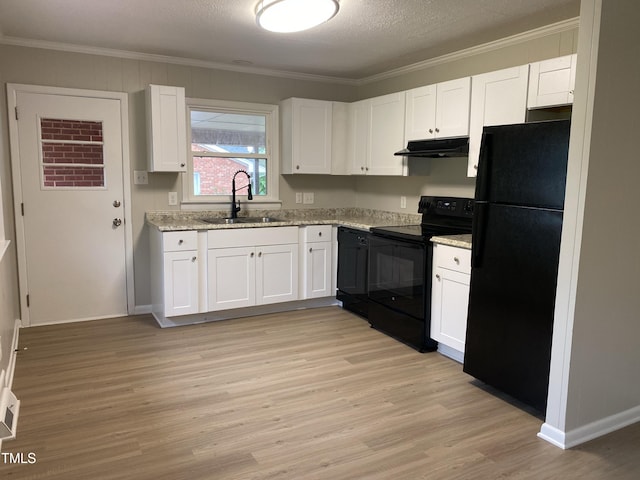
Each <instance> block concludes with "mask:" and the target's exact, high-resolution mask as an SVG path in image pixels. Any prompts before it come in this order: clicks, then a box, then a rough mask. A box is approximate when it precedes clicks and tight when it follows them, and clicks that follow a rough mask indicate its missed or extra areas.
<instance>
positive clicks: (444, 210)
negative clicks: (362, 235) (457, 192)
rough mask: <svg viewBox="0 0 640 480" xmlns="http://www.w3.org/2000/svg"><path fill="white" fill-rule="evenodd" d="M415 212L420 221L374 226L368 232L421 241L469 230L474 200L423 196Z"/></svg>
mask: <svg viewBox="0 0 640 480" xmlns="http://www.w3.org/2000/svg"><path fill="white" fill-rule="evenodd" d="M418 212H419V213H422V222H421V223H420V224H419V225H394V226H389V227H374V228H372V229H371V233H373V234H378V235H387V236H392V237H396V238H403V239H406V240H410V241H422V242H426V241H429V239H430V238H431V237H433V236H436V235H457V234H464V233H471V222H472V219H473V200H472V199H470V198H460V197H430V196H423V197H420V203H419V206H418Z"/></svg>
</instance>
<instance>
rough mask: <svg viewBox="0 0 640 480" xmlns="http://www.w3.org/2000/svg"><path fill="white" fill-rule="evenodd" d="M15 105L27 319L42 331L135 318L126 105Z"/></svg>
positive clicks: (78, 99) (77, 101)
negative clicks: (130, 292) (131, 309)
mask: <svg viewBox="0 0 640 480" xmlns="http://www.w3.org/2000/svg"><path fill="white" fill-rule="evenodd" d="M96 93H97V92H96ZM14 98H15V104H16V106H17V120H16V122H15V124H13V125H12V132H11V133H12V135H11V141H12V158H13V157H16V156H17V157H18V164H19V172H18V173H19V176H16V172H15V171H14V184H16V183H19V184H18V185H16V190H17V192H18V193H17V194H16V202H18V201H20V202H21V203H22V207H23V212H24V213H23V215H22V217H21V218H18V222H17V223H20V220H22V224H21V225H19V226H18V230H19V231H23V239H22V242H21V241H20V238H19V239H18V243H19V245H18V247H19V256H20V257H21V259H20V263H21V267H22V268H21V276H23V277H24V278H22V279H21V290H23V289H26V291H24V292H23V291H21V295H23V296H26V295H28V297H27V298H28V305H27V310H28V312H24V311H23V319H24V318H25V316H26V317H27V319H28V320H27V324H31V325H38V324H47V323H60V322H68V321H77V320H88V319H95V318H105V317H115V316H121V315H126V314H127V299H128V297H127V255H126V246H125V239H126V236H125V228H124V222H125V215H124V212H125V209H124V203H125V198H124V189H123V148H122V144H123V138H122V135H123V130H122V124H121V102H120V101H118V100H116V99H110V98H93V97H87V96H73V95H69V94H66V95H63V94H52V93H37V92H31V91H16V92H15V94H14ZM10 106H11V105H10ZM11 113H13V112H11ZM12 123H13V119H12ZM13 165H14V170H15V169H16V158H13ZM20 194H21V198H19V197H18V195H20ZM21 243H22V247H23V249H24V251H23V252H22V254H20V244H21ZM24 306H25V303H23V309H24ZM25 313H26V315H25Z"/></svg>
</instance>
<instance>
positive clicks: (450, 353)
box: [438, 343, 464, 363]
mask: <svg viewBox="0 0 640 480" xmlns="http://www.w3.org/2000/svg"><path fill="white" fill-rule="evenodd" d="M438 353H439V354H440V355H444V356H445V357H449V358H450V359H451V360H455V361H456V362H458V363H464V352H461V351H460V350H456V349H455V348H452V347H449V346H448V345H444V344H442V343H438Z"/></svg>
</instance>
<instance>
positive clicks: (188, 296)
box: [164, 250, 198, 317]
mask: <svg viewBox="0 0 640 480" xmlns="http://www.w3.org/2000/svg"><path fill="white" fill-rule="evenodd" d="M192 313H198V252H197V250H193V251H176V252H166V253H165V254H164V315H165V316H166V317H173V316H176V315H190V314H192Z"/></svg>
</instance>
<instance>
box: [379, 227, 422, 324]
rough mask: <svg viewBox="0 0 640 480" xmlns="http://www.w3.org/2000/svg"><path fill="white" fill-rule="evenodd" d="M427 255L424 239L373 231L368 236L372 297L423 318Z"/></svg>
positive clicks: (390, 306)
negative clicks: (393, 235)
mask: <svg viewBox="0 0 640 480" xmlns="http://www.w3.org/2000/svg"><path fill="white" fill-rule="evenodd" d="M428 257H429V256H428V255H427V245H426V244H425V242H424V241H416V242H411V241H407V240H404V239H398V238H393V237H391V236H384V235H380V234H372V235H371V236H370V237H369V299H370V300H372V301H374V302H377V303H379V304H381V305H383V306H385V307H387V308H390V309H392V310H395V311H397V312H400V313H403V314H406V315H410V316H411V317H414V318H416V319H418V320H423V321H424V320H425V313H426V312H425V310H426V304H427V302H426V300H427V298H426V296H427V294H428V288H427V283H428V280H429V276H428V274H427V272H428V271H429V270H428V268H430V267H429V265H428V262H429V261H430V259H429V258H428Z"/></svg>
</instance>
